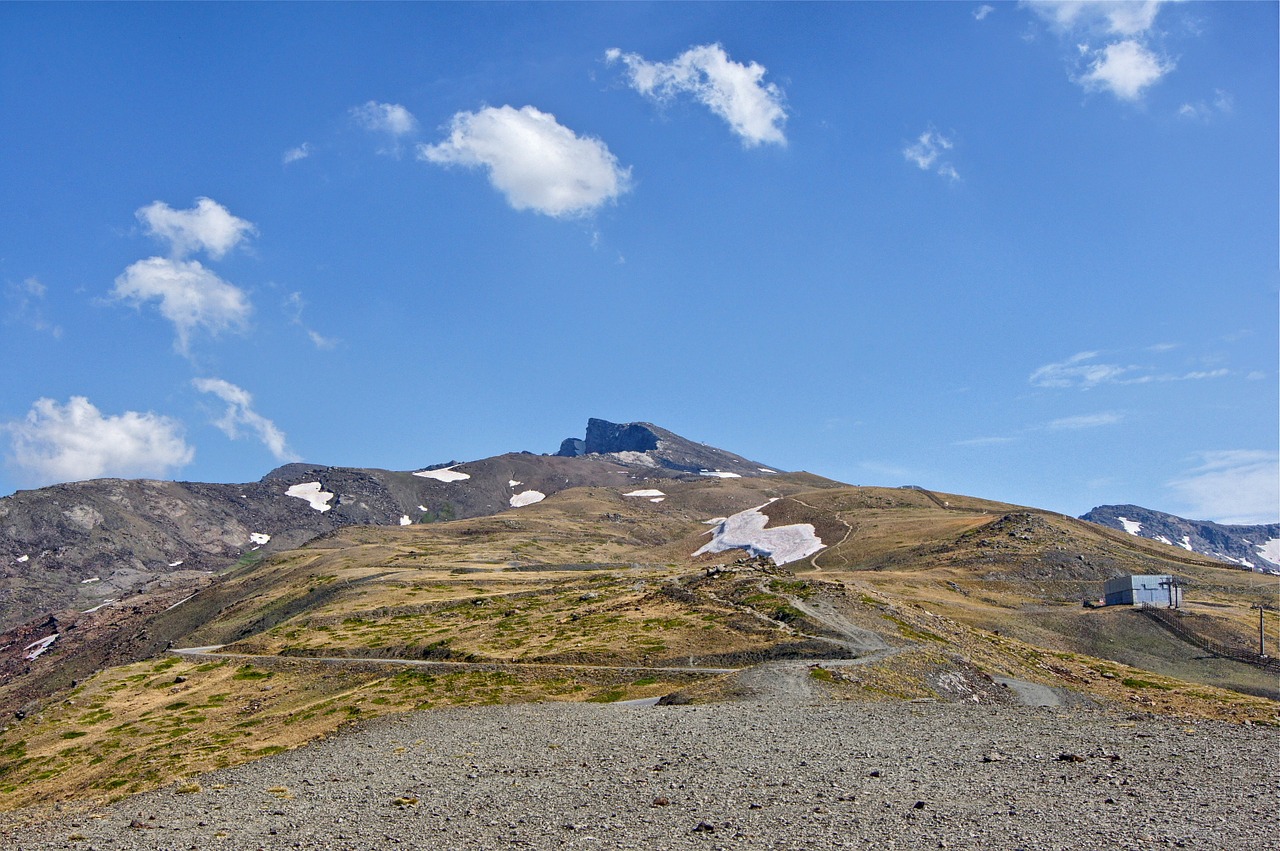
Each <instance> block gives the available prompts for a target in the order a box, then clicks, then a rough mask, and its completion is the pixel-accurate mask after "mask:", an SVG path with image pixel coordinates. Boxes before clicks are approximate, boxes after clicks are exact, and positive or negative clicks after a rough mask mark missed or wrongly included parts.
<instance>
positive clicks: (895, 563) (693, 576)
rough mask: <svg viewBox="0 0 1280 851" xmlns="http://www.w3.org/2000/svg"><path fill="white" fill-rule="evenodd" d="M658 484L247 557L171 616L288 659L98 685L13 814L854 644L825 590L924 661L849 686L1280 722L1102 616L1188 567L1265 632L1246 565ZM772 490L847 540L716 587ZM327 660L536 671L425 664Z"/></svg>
mask: <svg viewBox="0 0 1280 851" xmlns="http://www.w3.org/2000/svg"><path fill="white" fill-rule="evenodd" d="M651 485H652V483H647V482H638V483H637V484H636V487H647V486H651ZM815 485H818V486H819V487H818V489H816V490H815V489H813V488H814V487H815ZM658 486H659V487H661V489H663V490H665V491H666V492H667V493H668V497H667V499H666V500H665V501H664V502H662V503H658V504H654V503H650V502H649V501H648V500H646V499H641V498H627V497H624V496H622V495H621V494H620V492H619V491H617V490H609V489H605V488H583V489H577V490H573V491H566V492H564V493H561V494H558V495H556V496H554V497H552V498H550V499H548V500H547V501H546V502H544V503H541V504H539V505H535V506H530V507H527V508H524V509H520V510H518V511H513V512H507V513H505V514H502V515H497V516H493V517H486V518H479V519H472V520H464V521H458V522H454V523H446V524H436V525H432V526H409V527H403V528H384V527H379V528H373V527H355V528H350V529H345V530H342V531H340V532H338V533H335V534H333V535H330V536H327V537H326V538H325V539H322V540H318V541H315V542H312V543H311V544H310V545H308V546H306V547H303V548H301V549H298V550H294V551H291V552H287V553H282V554H280V555H278V556H276V557H275V558H273V559H271V560H270V561H269V562H268V563H265V564H263V565H259V566H250V567H247V568H245V569H243V570H241V571H239V572H237V573H235V574H233V575H231V576H230V577H228V578H227V580H226V581H225V582H223V583H221V584H220V585H219V586H218V587H216V588H214V589H210V590H209V591H206V592H204V593H203V594H201V595H200V596H198V597H197V598H196V599H194V600H192V601H191V602H189V603H187V604H184V606H183V607H180V608H178V609H175V610H174V611H173V612H169V613H166V615H165V617H166V618H168V619H169V620H170V621H172V620H174V619H175V618H178V617H180V616H181V617H182V618H184V619H185V623H187V624H189V625H190V629H189V634H188V635H187V636H186V638H185V640H184V641H183V642H182V643H183V644H187V645H203V644H214V643H233V642H234V644H233V649H235V650H238V651H241V652H251V653H261V654H284V656H285V658H282V659H279V660H277V661H270V662H263V661H259V660H253V661H252V662H244V661H236V662H205V663H201V662H199V661H198V660H196V661H192V660H185V659H184V660H178V659H175V658H163V659H158V660H153V661H150V662H144V663H138V664H135V665H129V666H122V667H119V668H112V669H109V670H107V671H104V672H101V673H99V674H98V675H96V676H94V677H92V678H91V679H89V680H88V681H86V682H84V683H82V684H81V685H79V686H77V687H76V689H74V690H73V691H71V692H69V693H67V692H64V693H63V694H61V695H58V696H57V697H56V699H53V700H50V701H48V702H46V704H45V705H44V706H43V708H42V709H41V710H40V711H39V712H36V713H33V714H32V715H30V716H29V717H27V718H24V719H22V720H21V721H19V722H17V723H13V724H10V725H9V727H7V728H6V729H5V730H4V731H3V733H0V755H2V757H3V760H4V761H3V762H2V763H0V806H2V807H4V808H13V807H16V806H23V805H26V804H29V803H32V802H35V801H40V800H54V799H58V798H66V797H77V796H84V795H89V796H94V795H97V796H109V795H120V794H124V793H127V792H132V791H136V790H139V789H143V788H151V787H154V786H156V785H160V784H162V783H165V782H169V781H172V780H174V779H177V778H180V777H185V776H187V775H189V774H192V773H195V772H198V771H202V770H205V769H208V768H213V767H217V766H220V765H227V764H234V763H238V762H243V761H245V760H248V759H253V758H256V757H258V756H261V755H263V754H266V753H270V752H273V751H274V750H276V749H280V748H289V747H294V746H297V745H298V744H301V743H302V742H305V741H308V740H310V739H314V738H317V737H322V736H325V735H329V734H331V733H333V732H335V731H337V730H338V729H340V727H341V726H342V725H343V724H346V723H349V722H350V721H351V720H352V719H358V718H367V717H372V716H375V715H378V714H382V713H385V712H394V711H406V710H409V709H414V708H423V707H431V706H437V705H448V704H467V703H483V702H503V701H518V700H536V699H578V700H582V699H596V700H615V699H622V698H630V697H638V696H646V695H650V694H661V693H665V692H669V691H671V690H674V689H676V688H677V687H685V686H687V681H688V677H687V676H684V675H680V674H677V673H674V672H660V671H635V670H630V671H627V670H618V671H613V672H610V671H598V670H585V669H574V668H569V667H565V666H566V665H569V664H574V663H577V664H581V663H595V664H604V665H621V666H664V665H674V664H688V662H689V661H690V659H692V660H693V661H695V662H699V663H701V664H704V665H711V664H724V663H726V662H727V661H733V662H738V663H740V664H741V663H747V662H750V661H754V660H758V659H762V658H768V657H770V656H778V655H783V656H786V655H791V656H796V655H799V656H804V655H806V654H807V655H810V656H812V655H815V654H816V655H838V654H837V653H836V652H835V651H834V650H833V649H832V647H831V646H830V645H825V646H824V645H821V644H820V643H815V642H814V641H813V640H812V639H813V637H815V636H818V637H820V636H822V635H823V634H824V631H826V632H828V633H829V630H827V629H826V627H825V626H824V624H823V623H821V622H815V621H814V620H812V619H811V618H808V617H807V616H805V615H803V614H802V613H801V612H800V611H798V609H797V608H796V605H793V604H797V605H798V603H797V601H809V602H817V601H821V602H823V604H824V605H828V606H830V607H831V608H832V610H833V611H838V612H839V613H840V615H841V617H843V618H844V619H845V622H847V623H850V624H854V625H856V626H858V627H860V628H864V629H868V630H871V631H873V632H875V633H877V634H879V635H882V636H884V640H885V642H886V643H887V644H888V645H889V646H890V647H893V648H897V649H899V651H900V652H896V653H894V654H892V655H888V656H886V658H884V659H881V660H879V661H876V662H873V663H871V664H867V665H860V666H856V667H844V668H836V669H834V670H832V671H829V672H817V673H818V675H819V680H820V681H821V682H822V683H823V684H824V687H826V688H830V689H831V690H832V691H833V693H835V694H838V695H842V696H845V697H856V698H858V699H903V698H917V697H933V698H938V699H951V700H961V699H972V698H973V696H974V694H975V693H977V692H971V691H966V689H967V688H969V687H970V686H972V685H973V684H977V685H978V686H980V685H981V684H982V681H983V678H989V676H991V675H1003V676H1013V677H1016V678H1019V679H1027V680H1032V681H1036V682H1041V683H1044V684H1046V685H1053V686H1066V687H1069V688H1072V689H1074V690H1077V691H1080V692H1082V693H1085V694H1088V695H1092V696H1093V697H1094V698H1095V699H1098V700H1101V701H1103V702H1109V703H1115V704H1118V705H1122V706H1130V707H1136V708H1142V709H1144V710H1150V711H1158V712H1165V713H1169V714H1174V715H1184V716H1198V717H1219V718H1233V719H1237V720H1253V721H1264V722H1267V721H1272V720H1274V719H1275V718H1276V704H1275V703H1274V702H1272V701H1268V700H1264V699H1260V698H1256V697H1251V696H1248V695H1246V694H1241V693H1240V691H1251V690H1260V689H1259V688H1258V686H1259V682H1261V683H1262V684H1263V685H1265V682H1266V680H1267V679H1270V680H1271V681H1272V685H1273V686H1274V677H1272V676H1270V675H1266V674H1262V673H1261V672H1257V671H1256V670H1255V669H1252V668H1248V667H1247V666H1243V665H1239V664H1233V663H1225V662H1222V661H1221V660H1210V661H1206V660H1204V659H1198V658H1196V657H1197V656H1201V655H1202V654H1199V653H1198V652H1197V651H1193V650H1190V649H1189V648H1188V647H1187V646H1186V645H1185V644H1182V643H1181V642H1179V641H1177V640H1176V639H1173V638H1172V637H1171V636H1169V635H1168V634H1167V633H1164V632H1163V631H1161V630H1159V629H1157V628H1156V627H1155V626H1154V625H1152V624H1150V623H1148V622H1147V621H1146V620H1145V619H1144V618H1142V617H1141V616H1140V615H1137V614H1135V613H1132V612H1127V611H1118V610H1115V609H1111V610H1089V609H1084V608H1082V607H1080V605H1079V601H1080V599H1081V598H1082V597H1086V598H1087V597H1092V596H1097V594H1098V593H1099V592H1100V589H1101V582H1102V580H1103V579H1104V578H1105V576H1106V575H1108V572H1109V571H1125V570H1135V571H1142V572H1160V573H1166V572H1170V573H1176V574H1178V575H1180V576H1184V577H1186V578H1188V579H1189V580H1190V581H1191V582H1192V585H1191V587H1190V588H1189V589H1188V599H1189V600H1195V601H1196V602H1195V603H1193V604H1192V608H1193V609H1198V610H1199V611H1200V612H1201V613H1202V614H1203V615H1204V616H1205V617H1206V618H1208V617H1212V618H1213V620H1212V621H1211V622H1210V621H1206V623H1210V624H1211V626H1212V628H1213V629H1214V630H1217V632H1218V634H1219V635H1220V636H1226V637H1232V636H1235V637H1239V638H1240V639H1241V640H1242V641H1247V639H1248V636H1249V634H1250V633H1249V630H1250V625H1251V624H1256V620H1252V619H1253V618H1256V612H1254V613H1250V611H1249V609H1248V608H1247V607H1248V605H1249V603H1250V602H1252V601H1253V600H1254V599H1255V598H1256V596H1257V593H1258V589H1257V588H1256V587H1255V586H1253V585H1252V584H1251V583H1253V582H1254V581H1255V580H1254V578H1253V577H1252V576H1251V575H1249V574H1246V573H1244V572H1242V571H1237V570H1232V569H1229V568H1223V567H1220V566H1216V565H1214V564H1213V563H1212V562H1207V561H1204V560H1200V559H1196V558H1194V557H1188V556H1189V554H1186V553H1183V552H1181V551H1171V550H1172V548H1166V547H1162V546H1160V545H1156V544H1150V543H1148V542H1145V541H1143V540H1141V539H1136V538H1132V537H1130V536H1123V535H1119V534H1117V533H1114V532H1111V531H1110V530H1106V529H1102V528H1101V527H1096V526H1093V525H1092V524H1086V523H1082V522H1080V521H1076V520H1072V519H1070V518H1064V517H1061V516H1059V515H1054V514H1050V513H1045V512H1035V511H1030V510H1027V509H1019V508H1017V507H1015V506H1008V505H1003V504H999V503H991V502H986V501H982V500H975V499H972V498H965V497H958V496H954V495H947V494H928V493H925V492H921V491H914V490H897V489H880V488H849V487H835V486H832V485H829V484H828V483H825V482H815V481H812V480H811V479H810V480H806V479H798V478H788V477H778V478H770V479H765V480H749V479H743V480H719V481H709V482H694V483H670V482H664V483H662V484H661V485H658ZM770 498H779V500H778V501H777V502H775V503H773V504H771V505H770V507H769V508H768V512H769V514H770V516H771V517H772V518H773V523H774V525H778V524H781V523H787V522H808V523H812V524H813V525H814V526H815V528H816V529H817V530H818V532H819V534H820V535H821V536H822V537H823V540H824V541H826V542H828V544H829V546H828V548H827V549H825V550H823V551H822V552H820V553H819V554H817V555H816V556H814V557H811V558H810V559H808V560H807V561H806V562H801V563H797V564H795V565H791V567H793V568H795V573H796V575H795V576H794V577H788V576H784V575H776V574H769V573H761V572H758V571H751V570H747V569H739V570H738V571H736V572H731V573H722V574H720V575H716V576H708V575H707V574H706V573H705V572H704V568H705V567H707V566H709V565H712V564H724V563H727V562H731V561H732V560H733V558H734V554H732V553H723V554H719V555H716V556H704V557H700V558H697V559H694V558H693V557H692V556H691V555H690V554H691V553H692V552H694V551H695V550H696V549H697V548H698V547H699V546H700V545H701V544H702V543H703V542H705V540H706V535H707V534H708V532H709V529H710V527H709V526H707V525H705V522H704V521H705V520H707V519H709V518H712V517H719V516H725V515H727V514H729V513H732V512H734V511H738V510H741V509H743V508H748V507H751V506H755V505H760V504H762V503H764V502H765V501H766V500H768V499H770ZM1254 629H1255V630H1256V627H1254ZM1253 634H1254V635H1256V631H1255V632H1254V633H1253ZM307 655H342V656H353V657H360V656H366V657H367V656H386V657H395V658H416V659H422V658H431V659H443V660H449V659H452V660H481V661H488V662H495V663H499V662H507V661H510V660H517V661H520V662H523V663H526V664H525V665H522V666H506V667H503V666H501V665H490V666H488V667H481V668H466V669H447V668H446V669H440V670H416V671H406V670H405V669H403V668H397V667H390V666H386V665H380V664H376V663H365V664H358V665H330V664H326V663H323V662H319V661H316V660H311V659H307V658H303V657H305V656H307ZM530 663H536V664H530ZM246 665H248V667H246ZM1176 677H1181V678H1182V679H1177V678H1176ZM963 683H968V684H970V686H965V685H963ZM1217 686H1226V687H1230V688H1234V689H1237V691H1228V690H1224V689H1223V688H1220V687H1217ZM717 688H718V687H717V686H716V685H715V683H714V682H711V683H709V684H707V685H705V686H703V690H704V691H705V692H706V693H707V694H714V693H716V692H717ZM980 691H981V690H980ZM982 693H983V694H985V693H986V692H982ZM980 699H981V697H980Z"/></svg>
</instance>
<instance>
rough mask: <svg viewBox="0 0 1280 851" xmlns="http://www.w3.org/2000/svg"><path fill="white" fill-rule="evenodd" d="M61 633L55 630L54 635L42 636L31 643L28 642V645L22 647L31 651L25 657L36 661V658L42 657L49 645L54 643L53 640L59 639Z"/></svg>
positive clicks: (30, 660) (29, 660)
mask: <svg viewBox="0 0 1280 851" xmlns="http://www.w3.org/2000/svg"><path fill="white" fill-rule="evenodd" d="M59 634H60V633H57V632H55V633H54V634H53V635H47V636H45V637H44V638H41V639H40V640H39V641H33V642H31V643H30V644H28V645H27V646H26V647H24V648H22V649H23V650H30V651H31V652H30V653H28V654H27V655H26V657H25V658H26V660H27V661H28V662H34V661H35V660H36V659H38V658H40V654H41V653H44V651H46V650H48V649H49V645H51V644H53V642H55V641H57V640H58V635H59Z"/></svg>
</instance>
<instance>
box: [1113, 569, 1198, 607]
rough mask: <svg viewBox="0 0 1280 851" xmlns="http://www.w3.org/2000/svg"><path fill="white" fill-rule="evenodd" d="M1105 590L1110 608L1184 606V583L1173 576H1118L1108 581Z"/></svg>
mask: <svg viewBox="0 0 1280 851" xmlns="http://www.w3.org/2000/svg"><path fill="white" fill-rule="evenodd" d="M1103 590H1104V595H1105V596H1104V599H1105V601H1106V604H1107V605H1108V606H1139V605H1142V604H1143V603H1146V604H1148V605H1152V606H1166V607H1168V608H1170V609H1176V608H1178V607H1179V606H1181V605H1182V582H1181V581H1179V580H1178V579H1177V578H1175V577H1173V576H1167V575H1159V574H1154V575H1152V574H1147V575H1136V576H1117V577H1115V578H1114V579H1108V580H1107V584H1106V585H1105V586H1103Z"/></svg>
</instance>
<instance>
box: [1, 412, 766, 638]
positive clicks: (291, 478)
mask: <svg viewBox="0 0 1280 851" xmlns="http://www.w3.org/2000/svg"><path fill="white" fill-rule="evenodd" d="M568 443H571V440H570V441H566V444H568ZM577 443H578V444H582V448H583V451H582V452H580V453H566V451H565V450H564V448H563V447H562V449H561V452H560V453H559V454H557V455H554V456H552V455H533V454H531V453H527V452H521V453H510V454H506V455H499V456H496V457H493V458H486V459H482V460H479V461H472V462H467V463H458V462H450V463H448V464H439V465H435V466H433V467H427V468H425V469H421V470H417V471H407V472H393V471H389V470H377V469H356V468H347V467H328V466H323V465H314V464H287V465H285V466H283V467H279V468H277V469H275V470H272V471H271V472H270V473H268V474H267V475H266V476H264V477H263V478H262V479H261V480H260V481H257V482H251V483H248V484H208V483H200V482H161V481H146V480H122V479H98V480H93V481H85V482H74V483H69V484H61V485H54V486H52V487H46V488H41V489H39V490H32V491H19V492H17V493H15V494H13V495H11V496H8V497H4V498H3V499H0V630H3V629H6V628H8V627H11V626H13V625H15V624H17V623H19V622H22V621H25V620H28V619H30V618H32V617H34V616H36V615H38V614H43V613H47V612H54V611H58V610H60V609H64V608H68V607H75V606H79V607H81V608H84V609H87V608H92V607H94V606H98V605H101V604H103V603H104V602H107V601H112V602H114V601H118V600H121V599H124V598H126V597H129V596H131V595H134V594H137V593H141V592H147V591H156V590H161V589H163V588H166V587H174V586H175V585H184V586H185V585H190V586H191V587H196V586H198V585H200V584H202V583H204V582H207V581H208V579H209V578H210V577H211V576H213V575H214V574H216V573H217V572H219V571H222V570H225V569H227V568H229V567H232V566H235V565H237V564H241V565H243V564H248V563H252V562H254V561H257V560H259V559H260V558H262V557H264V556H267V555H270V554H272V553H276V552H280V551H283V550H288V549H292V548H294V547H297V546H300V545H302V544H304V543H305V542H307V541H309V540H311V539H313V538H315V537H317V536H320V535H325V534H328V533H331V532H333V531H335V530H337V529H340V528H342V527H344V526H352V525H375V526H379V525H380V526H398V525H410V524H414V523H430V522H437V521H444V520H455V519H464V518H468V517H478V516H483V515H488V514H494V513H496V512H499V511H504V510H507V509H509V508H512V507H518V506H524V505H529V504H532V503H535V502H538V501H541V500H542V499H545V498H546V497H547V496H548V495H550V494H553V493H557V492H559V491H562V490H564V489H566V488H574V487H584V486H588V485H607V486H613V487H622V486H625V485H627V484H629V483H632V482H637V481H641V480H643V479H647V478H676V479H680V478H686V479H687V478H695V479H696V478H698V477H700V476H702V477H732V478H736V477H741V476H750V477H759V476H765V475H774V474H775V472H774V471H773V470H771V469H768V468H764V467H762V466H761V465H760V464H757V463H755V462H753V461H748V460H747V459H745V458H742V457H740V456H738V455H734V454H732V453H728V452H724V451H723V450H719V449H714V448H712V447H708V446H705V445H703V444H699V443H694V442H692V441H689V440H686V439H685V438H683V437H680V436H679V435H676V434H673V433H672V432H669V431H667V430H665V429H661V428H658V427H657V426H654V425H652V424H649V423H621V424H619V423H611V422H608V421H606V420H600V419H592V420H590V421H589V422H588V424H587V433H586V440H585V441H582V440H578V441H577Z"/></svg>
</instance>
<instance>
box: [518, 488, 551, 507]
mask: <svg viewBox="0 0 1280 851" xmlns="http://www.w3.org/2000/svg"><path fill="white" fill-rule="evenodd" d="M546 498H547V495H546V494H545V493H543V492H542V491H521V492H520V493H518V494H516V495H515V496H513V497H511V507H512V508H519V507H521V506H522V505H533V504H534V503H535V502H542V501H543V500H544V499H546Z"/></svg>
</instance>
